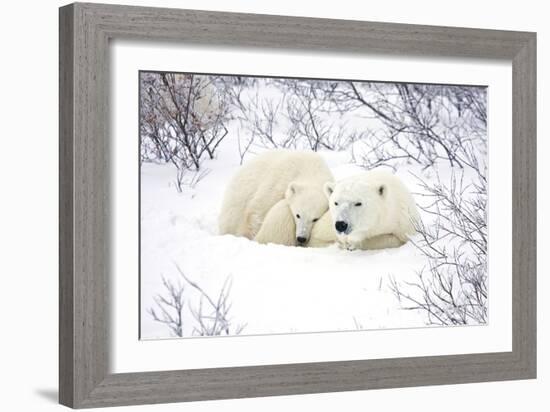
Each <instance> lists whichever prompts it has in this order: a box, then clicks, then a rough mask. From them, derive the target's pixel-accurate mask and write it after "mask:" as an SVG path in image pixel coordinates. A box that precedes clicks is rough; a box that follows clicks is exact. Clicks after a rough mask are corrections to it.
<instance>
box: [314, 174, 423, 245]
mask: <svg viewBox="0 0 550 412" xmlns="http://www.w3.org/2000/svg"><path fill="white" fill-rule="evenodd" d="M324 189H325V194H326V196H327V198H328V200H329V208H330V217H331V218H332V219H328V218H326V217H325V218H323V219H322V221H321V222H320V223H323V222H324V224H323V225H319V227H318V228H315V229H314V233H313V236H314V237H315V238H318V237H320V236H321V237H322V236H324V237H328V235H329V234H330V230H329V229H328V227H327V225H330V224H332V225H333V228H332V230H333V233H334V234H335V236H336V239H337V241H338V243H339V244H340V245H341V246H342V247H343V248H346V249H349V250H354V249H383V248H391V247H398V246H401V245H403V244H404V243H406V242H407V241H408V240H409V236H411V235H413V234H414V233H416V229H415V227H416V225H417V224H418V223H419V222H420V215H419V213H418V209H417V207H416V204H415V202H414V199H413V197H412V195H411V193H410V192H409V190H408V189H407V187H406V186H405V185H404V184H403V182H402V181H401V180H400V179H399V178H398V177H397V176H395V175H394V174H392V173H390V172H387V171H381V170H372V171H369V172H365V173H362V174H360V175H357V176H352V177H348V178H346V179H343V180H340V181H338V182H327V183H326V184H325V186H324ZM318 233H320V234H318Z"/></svg>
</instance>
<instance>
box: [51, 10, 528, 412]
mask: <svg viewBox="0 0 550 412" xmlns="http://www.w3.org/2000/svg"><path fill="white" fill-rule="evenodd" d="M59 30H60V32H59V41H60V43H59V59H60V60H59V62H60V63H59V64H60V73H59V76H60V92H59V93H60V95H59V101H60V115H59V128H60V136H59V137H60V178H59V186H60V199H59V203H60V212H59V213H60V215H59V217H60V228H59V230H60V245H59V247H60V252H59V253H60V254H59V264H60V271H59V280H60V293H59V399H60V402H61V403H62V404H64V405H67V406H70V407H74V408H86V407H100V406H113V405H130V404H145V403H161V402H179V401H195V400H204V399H223V398H243V397H255V396H272V395H290V394H304V393H317V392H330V391H351V390H363V389H374V388H389V387H406V386H418V385H438V384H455V383H465V382H484V381H498V380H510V379H529V378H535V376H536V289H535V287H536V152H535V150H536V34H535V33H527V32H511V31H497V30H480V29H466V28H451V27H430V26H418V25H404V24H389V23H370V22H359V21H343V20H328V19H315V18H301V17H300V18H298V17H283V16H271V15H254V14H236V13H219V12H210V11H191V10H176V9H159V8H143V7H128V6H116V5H103V4H83V3H76V4H71V5H68V6H65V7H62V8H61V9H60V14H59ZM119 38H120V39H143V40H156V41H180V42H186V43H192V44H198V45H212V44H216V45H227V46H246V47H261V48H265V49H277V48H285V49H294V50H297V51H304V52H307V51H308V50H315V51H322V50H327V51H331V52H353V53H383V54H406V55H422V56H434V57H458V58H495V59H504V60H507V61H511V62H512V67H513V69H512V71H513V86H512V87H513V118H512V121H513V159H512V160H513V182H512V184H513V199H512V202H513V206H512V208H513V223H512V226H513V256H512V266H513V267H512V271H513V275H512V276H513V308H512V310H513V348H512V351H511V352H502V353H480V354H466V355H452V356H428V357H413V358H398V359H377V360H359V361H339V362H320V363H306V364H290V365H269V366H246V367H231V368H216V369H198V370H179V371H165V372H144V373H124V374H111V373H109V367H108V366H109V344H108V336H109V330H108V327H109V325H108V310H109V309H108V308H109V299H108V296H109V277H108V272H107V269H108V261H109V253H110V252H109V236H108V234H109V231H108V227H109V223H110V222H109V214H108V200H109V199H108V193H109V187H108V184H109V144H108V139H109V135H108V130H109V129H108V124H109V98H108V96H109V41H110V40H111V39H119ZM129 98H130V97H129ZM503 121H509V119H503Z"/></svg>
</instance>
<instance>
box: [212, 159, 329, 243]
mask: <svg viewBox="0 0 550 412" xmlns="http://www.w3.org/2000/svg"><path fill="white" fill-rule="evenodd" d="M331 181H333V177H332V173H331V172H330V169H329V168H328V166H327V165H326V163H325V161H324V160H323V158H322V157H321V156H320V155H318V154H317V153H314V152H307V151H291V150H272V151H269V152H266V153H263V154H261V155H258V156H257V157H255V158H254V159H252V160H251V161H249V162H247V163H246V164H245V165H244V166H243V167H241V169H240V170H239V171H238V172H237V174H236V175H235V176H234V177H233V179H232V180H231V182H230V183H229V185H228V187H227V189H226V192H225V196H224V200H223V204H222V208H221V213H220V217H219V229H220V234H222V235H223V234H232V235H236V236H244V237H246V238H248V239H255V240H257V241H259V242H261V243H279V244H286V245H289V246H290V245H296V244H298V245H300V246H305V245H306V244H307V242H308V241H309V238H310V234H311V229H312V226H313V224H314V223H315V222H317V220H318V219H320V218H321V216H323V214H324V213H325V212H326V211H327V210H328V200H327V198H326V196H325V194H324V184H325V183H327V182H331ZM266 217H268V218H269V219H268V220H269V222H268V224H267V225H265V227H264V228H263V229H262V225H263V223H264V220H265V219H266ZM292 222H293V223H294V225H293V226H292ZM289 227H291V228H292V229H294V230H293V231H289V230H288V228H289Z"/></svg>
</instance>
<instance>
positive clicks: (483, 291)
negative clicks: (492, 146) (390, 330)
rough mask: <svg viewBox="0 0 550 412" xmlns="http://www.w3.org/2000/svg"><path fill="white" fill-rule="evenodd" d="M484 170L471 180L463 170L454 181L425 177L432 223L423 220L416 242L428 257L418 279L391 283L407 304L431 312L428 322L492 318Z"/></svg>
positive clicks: (472, 321)
mask: <svg viewBox="0 0 550 412" xmlns="http://www.w3.org/2000/svg"><path fill="white" fill-rule="evenodd" d="M480 176H482V174H479V175H478V174H476V175H475V177H474V179H473V182H472V183H471V184H468V185H467V184H465V183H464V174H463V173H462V174H461V175H460V176H459V177H457V176H456V175H455V174H453V175H452V176H451V179H450V183H449V185H448V186H447V185H445V184H442V183H441V180H440V179H439V178H438V181H437V183H436V184H428V183H427V182H425V181H423V180H422V179H420V178H419V180H420V185H421V186H422V188H423V190H424V192H425V195H424V196H426V197H427V198H429V204H428V206H424V207H422V210H423V211H424V213H425V214H427V215H431V216H433V217H434V219H435V221H434V223H433V224H431V225H430V226H426V225H425V224H419V226H418V228H417V230H418V233H419V236H420V240H418V241H416V242H415V245H416V246H417V247H418V248H419V250H420V251H421V252H422V253H423V254H424V255H425V256H426V257H427V258H428V262H429V263H428V267H427V268H424V269H423V270H422V271H421V272H420V273H418V281H417V282H413V283H409V282H405V283H404V284H403V283H399V282H397V281H396V280H395V279H392V282H391V285H390V288H391V290H392V291H393V292H394V294H395V295H396V297H397V298H398V299H399V301H400V302H401V303H402V305H403V307H404V309H409V310H420V311H422V312H424V313H426V314H427V316H428V323H429V324H437V325H460V324H463V325H464V324H479V323H485V322H486V321H487V315H488V313H487V216H486V206H487V185H486V180H485V179H484V178H481V177H480Z"/></svg>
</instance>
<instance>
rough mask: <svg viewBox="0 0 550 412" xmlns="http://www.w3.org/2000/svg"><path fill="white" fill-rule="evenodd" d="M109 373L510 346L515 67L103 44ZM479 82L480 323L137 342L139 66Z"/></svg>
mask: <svg viewBox="0 0 550 412" xmlns="http://www.w3.org/2000/svg"><path fill="white" fill-rule="evenodd" d="M110 51H111V61H112V66H111V83H110V84H111V102H112V106H111V129H110V131H111V136H110V137H111V139H110V142H111V153H112V157H111V171H112V175H111V188H112V191H111V196H110V199H109V201H110V205H111V221H112V222H113V226H112V228H111V245H112V250H111V253H112V255H111V264H110V281H111V286H112V288H111V296H110V310H111V318H110V323H111V326H110V331H111V334H110V340H111V352H110V355H111V372H113V373H123V372H144V371H157V370H177V369H195V368H213V367H229V366H247V365H266V364H286V363H303V362H321V361H337V360H357V359H379V358H395V357H410V356H427V355H448V354H463V353H483V352H500V351H510V350H512V257H511V256H512V69H511V65H510V64H508V63H504V62H499V61H479V60H450V59H445V60H443V59H437V60H435V59H424V58H411V57H382V56H358V55H344V54H330V53H311V52H307V53H306V52H303V53H297V52H283V51H280V50H278V51H262V50H259V49H238V48H232V49H228V48H224V49H218V48H213V47H211V48H206V47H200V48H199V47H190V46H182V45H175V44H153V43H145V42H143V43H139V42H129V41H116V42H113V43H112V44H111V50H110ZM139 70H159V71H185V72H201V73H225V74H243V75H246V74H249V75H265V76H287V77H314V78H335V79H355V80H357V79H364V80H372V81H374V80H378V81H402V82H420V83H453V84H474V85H487V86H488V87H489V88H488V133H489V147H490V149H489V161H488V164H489V202H488V207H489V211H488V212H489V213H488V219H489V222H488V225H489V264H488V266H489V281H490V287H489V313H490V322H489V324H488V325H486V326H472V327H437V328H420V329H398V330H371V331H350V332H322V333H306V334H303V333H298V334H287V335H266V336H233V337H219V338H193V339H170V340H156V341H151V340H149V341H140V340H139V339H138V325H139V322H138V321H139V319H138V316H139V310H138V304H139V301H138V299H139V295H138V290H139V284H138V280H139V277H138V262H139V259H138V256H139V250H138V245H139V242H138V233H139V232H138V219H139V216H138V173H139V169H138V163H137V159H138V145H137V139H138V117H137V116H138V71H139Z"/></svg>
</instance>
